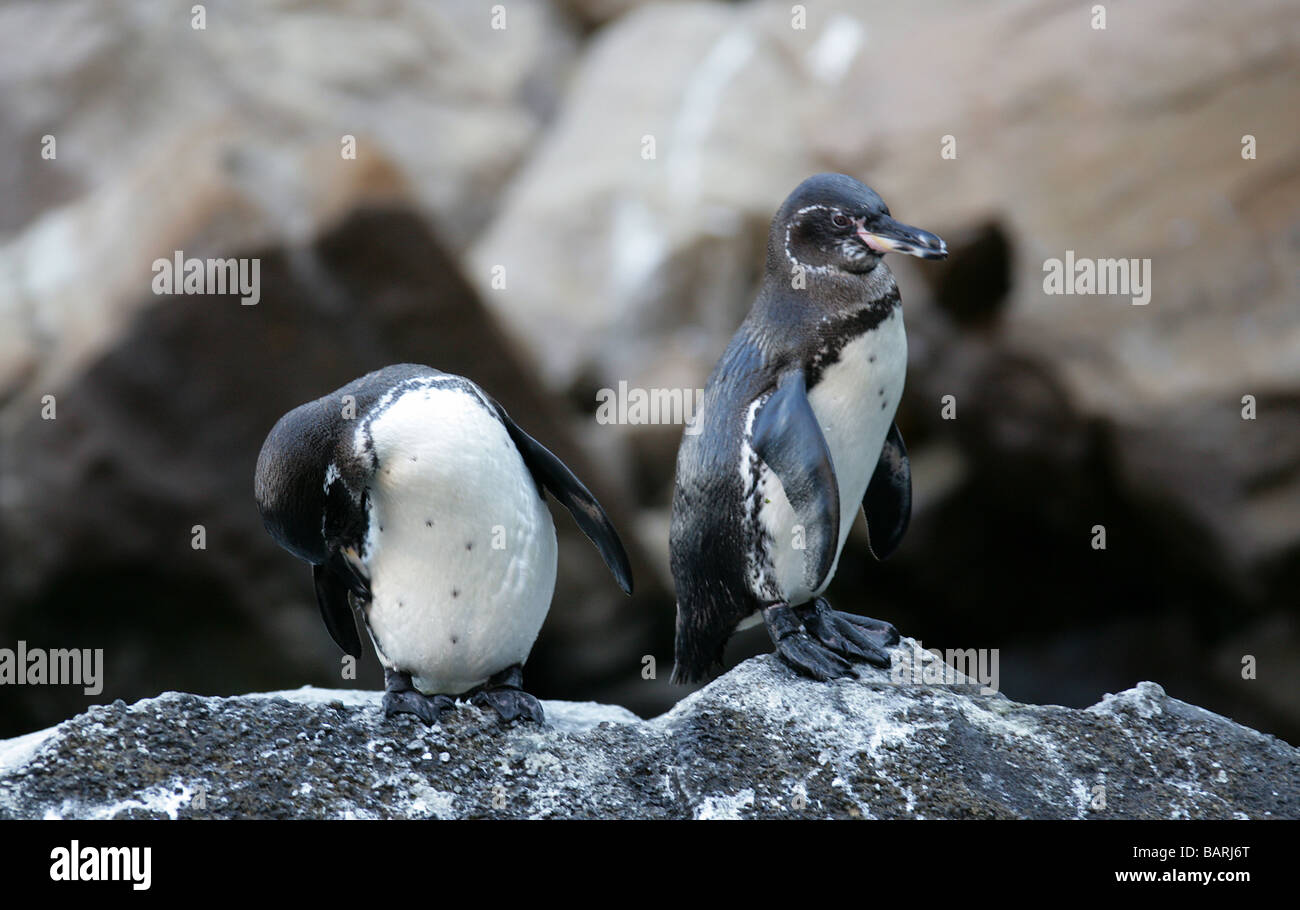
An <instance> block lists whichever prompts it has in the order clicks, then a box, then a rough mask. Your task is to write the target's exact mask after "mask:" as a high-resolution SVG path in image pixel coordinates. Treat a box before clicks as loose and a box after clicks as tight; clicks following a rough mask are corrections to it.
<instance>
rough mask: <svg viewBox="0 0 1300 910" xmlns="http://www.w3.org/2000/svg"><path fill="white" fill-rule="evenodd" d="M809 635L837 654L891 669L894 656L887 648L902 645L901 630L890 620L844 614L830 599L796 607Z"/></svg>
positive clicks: (817, 600) (820, 599)
mask: <svg viewBox="0 0 1300 910" xmlns="http://www.w3.org/2000/svg"><path fill="white" fill-rule="evenodd" d="M796 613H797V614H798V616H799V618H800V619H801V620H802V621H803V625H804V628H805V629H807V630H808V634H809V635H811V636H812V637H813V638H815V639H817V641H819V642H821V643H822V644H823V645H825V646H826V647H827V648H830V649H831V650H832V651H834V652H835V653H836V654H839V655H840V656H842V657H846V658H848V659H849V660H852V661H860V662H865V663H869V664H871V665H872V666H873V667H879V668H880V669H882V670H888V669H889V667H890V663H891V662H890V658H889V654H888V652H887V651H886V650H885V649H886V648H889V647H892V646H893V645H896V644H898V640H899V639H898V630H897V629H895V628H894V627H893V626H892V625H890V624H889V623H887V622H881V621H880V620H878V619H872V618H870V617H868V616H858V615H856V614H854V613H841V612H838V611H836V610H832V609H831V605H830V604H829V603H827V602H826V598H824V597H819V598H817V599H816V600H815V601H813V602H812V603H811V604H806V605H804V606H802V607H799V608H798V609H797V610H796Z"/></svg>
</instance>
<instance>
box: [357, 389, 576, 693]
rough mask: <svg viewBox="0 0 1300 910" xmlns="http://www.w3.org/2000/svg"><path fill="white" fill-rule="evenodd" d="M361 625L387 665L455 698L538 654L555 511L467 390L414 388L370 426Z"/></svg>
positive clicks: (550, 577) (552, 561) (552, 565)
mask: <svg viewBox="0 0 1300 910" xmlns="http://www.w3.org/2000/svg"><path fill="white" fill-rule="evenodd" d="M369 436H370V440H371V444H372V446H373V455H374V458H375V462H374V464H375V472H374V476H373V478H372V480H371V483H370V487H369V490H368V493H369V502H370V511H369V516H368V517H369V529H368V532H367V537H366V543H365V549H364V552H363V554H362V559H363V562H364V563H365V565H366V569H367V571H368V572H369V575H370V588H371V594H372V599H371V603H370V606H369V609H368V610H367V614H366V619H367V624H368V626H369V629H370V632H371V636H372V638H373V639H374V641H375V645H376V649H377V650H378V651H379V653H380V657H381V660H382V661H383V662H384V664H385V665H386V666H391V667H393V668H395V669H398V670H404V671H406V672H408V673H410V674H411V677H412V682H413V683H414V684H415V686H416V688H417V689H420V690H421V691H423V692H425V693H428V694H433V693H438V694H448V695H455V694H460V693H462V692H465V691H467V690H469V689H471V688H473V687H475V686H477V685H480V684H482V683H484V682H486V681H487V679H488V677H489V676H491V675H493V674H494V673H497V672H499V671H501V670H503V669H505V668H507V667H509V666H511V665H513V664H522V663H523V662H524V660H525V659H526V658H527V657H528V653H529V651H530V650H531V649H532V646H533V642H534V641H535V640H536V638H537V633H538V632H539V631H540V629H541V626H542V622H543V621H544V620H545V618H546V613H547V611H548V610H549V609H550V604H551V596H552V593H553V592H554V589H555V572H556V539H555V526H554V524H553V523H552V521H551V515H550V512H549V511H548V510H547V508H546V504H545V503H544V502H543V501H542V498H541V496H540V495H539V494H538V490H537V487H536V485H535V483H534V482H533V478H532V476H531V474H530V473H529V471H528V468H527V466H526V465H525V464H524V461H523V458H522V456H521V455H520V454H519V451H518V450H517V449H516V448H515V445H514V442H513V440H511V439H510V435H509V433H508V432H507V431H506V428H505V427H504V426H503V425H502V423H501V422H500V421H499V420H497V418H496V416H495V415H494V414H492V413H490V412H489V411H488V410H487V408H486V407H485V405H484V403H483V402H482V400H481V399H480V398H479V397H478V396H477V395H475V394H474V393H473V392H471V391H469V390H466V389H464V388H460V387H456V386H449V385H446V384H442V385H440V384H437V383H429V384H427V385H416V386H414V387H412V388H410V389H408V390H406V391H403V392H401V393H400V394H399V396H398V397H397V398H396V399H395V400H393V401H392V402H391V403H390V404H388V406H387V407H386V408H385V409H384V410H383V411H382V412H381V413H380V414H379V415H378V416H377V417H375V418H374V419H373V420H372V421H371V422H370V425H369Z"/></svg>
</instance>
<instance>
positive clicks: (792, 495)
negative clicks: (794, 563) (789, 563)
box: [750, 369, 840, 591]
mask: <svg viewBox="0 0 1300 910" xmlns="http://www.w3.org/2000/svg"><path fill="white" fill-rule="evenodd" d="M750 444H751V445H752V446H753V449H754V451H755V453H757V454H758V457H759V458H761V459H762V460H763V462H764V463H765V464H766V465H767V466H768V468H769V469H770V470H771V471H772V472H773V473H774V474H776V476H777V477H778V478H779V479H780V481H781V486H782V487H783V488H784V489H785V495H786V498H787V499H788V500H789V501H790V506H791V507H792V508H793V509H794V512H795V515H796V516H797V517H798V519H799V523H800V524H802V525H803V527H804V545H805V551H804V580H805V582H806V583H807V585H808V590H810V591H816V590H819V589H820V588H821V586H822V585H823V583H825V581H826V578H827V576H828V575H830V572H831V567H832V566H833V565H834V564H835V556H836V554H837V553H838V550H839V531H840V490H839V482H838V481H837V480H836V478H835V468H834V466H833V464H832V462H831V450H830V448H829V446H827V444H826V437H825V436H823V435H822V428H821V426H820V425H819V424H818V423H817V417H816V415H815V414H813V409H812V405H811V404H809V403H808V394H807V390H806V387H805V384H804V375H803V371H802V370H798V369H796V370H790V371H788V372H786V373H785V374H784V375H782V376H781V378H780V380H779V381H778V382H777V387H776V391H775V392H773V393H772V395H771V396H770V397H769V398H768V399H767V401H766V402H764V403H763V405H762V406H761V407H760V408H759V409H758V413H757V414H756V415H755V417H754V431H753V437H752V440H751V443H750ZM780 543H788V541H783V542H780Z"/></svg>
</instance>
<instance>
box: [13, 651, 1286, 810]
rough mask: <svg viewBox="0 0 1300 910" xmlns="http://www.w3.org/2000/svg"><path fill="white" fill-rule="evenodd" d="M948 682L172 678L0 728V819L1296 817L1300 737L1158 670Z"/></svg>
mask: <svg viewBox="0 0 1300 910" xmlns="http://www.w3.org/2000/svg"><path fill="white" fill-rule="evenodd" d="M906 651H910V656H909V659H915V660H925V659H926V657H927V656H928V652H924V651H921V650H920V649H919V648H917V647H916V645H915V642H912V641H911V640H907V641H905V642H904V643H903V644H902V645H901V646H900V648H899V649H897V650H896V651H895V661H896V662H898V661H899V660H901V659H902V658H903V655H904V653H905V652H906ZM957 679H958V684H955V685H947V686H944V685H919V684H910V683H909V684H897V685H896V684H893V683H891V681H890V679H889V674H887V673H885V672H882V671H867V672H866V673H865V674H864V678H863V679H861V680H856V681H855V680H841V681H839V682H837V683H834V684H831V685H823V684H819V683H813V682H810V681H808V680H804V679H801V678H797V677H795V676H794V675H793V674H792V673H791V672H790V671H789V670H788V669H787V668H786V667H785V666H784V665H783V664H781V663H780V662H779V661H778V660H777V659H776V658H774V657H772V656H765V657H759V658H755V659H752V660H749V661H747V662H746V663H744V664H742V665H740V666H739V667H737V668H736V669H734V670H733V671H731V672H730V673H728V674H726V675H725V676H723V677H721V678H720V679H718V680H716V681H715V682H714V683H712V684H711V685H709V686H707V687H706V688H704V689H703V690H701V691H699V692H696V693H694V694H692V695H690V696H688V697H687V698H685V699H684V700H683V701H682V702H680V703H679V704H678V705H677V706H676V707H675V708H673V710H671V711H669V712H668V713H667V714H664V715H663V716H661V717H658V718H655V719H654V720H649V721H641V720H638V719H637V718H636V717H635V716H634V715H632V714H631V713H630V712H628V711H626V710H625V709H623V708H618V707H612V706H607V705H597V704H592V703H573V702H547V703H546V712H547V717H548V725H547V726H546V727H545V728H538V727H535V726H531V725H522V726H520V725H515V726H512V727H509V728H502V727H501V726H500V725H499V724H498V723H497V722H496V720H495V719H494V718H493V717H489V716H488V715H485V714H483V713H482V712H480V711H479V710H478V709H477V708H473V707H470V706H467V705H461V706H459V707H458V709H457V710H456V711H455V712H454V713H453V714H451V715H449V716H448V718H447V719H446V721H445V722H444V723H443V724H441V725H440V726H437V727H434V728H425V727H424V726H422V725H420V724H419V723H418V722H416V721H413V720H411V719H409V718H399V719H397V720H396V721H385V720H384V719H383V718H382V717H381V714H380V711H379V707H378V703H379V694H378V693H374V692H358V691H355V690H350V691H331V690H320V689H308V688H304V689H301V690H298V691H294V692H281V693H272V694H269V695H249V696H242V697H237V698H202V697H198V696H194V695H186V694H179V693H173V692H169V693H166V694H164V695H162V696H159V697H158V698H152V699H147V700H145V701H142V702H139V703H137V704H135V705H132V706H129V707H128V706H127V705H126V704H124V703H122V702H117V703H114V704H112V705H108V706H99V707H96V708H93V709H92V710H90V711H89V712H87V713H85V714H82V715H80V716H78V717H75V718H73V719H72V720H70V721H67V722H66V723H63V724H60V725H59V726H58V727H55V728H52V729H50V730H46V731H42V732H40V733H35V734H31V735H29V736H26V737H20V738H18V739H15V740H8V741H4V742H0V817H17V818H51V817H63V818H71V817H76V818H110V817H152V818H188V817H211V818H244V817H255V818H266V817H273V818H391V817H399V818H410V817H414V818H428V817H437V818H470V817H509V818H540V817H565V818H569V817H580V818H698V819H716V818H783V817H806V818H1120V817H1123V818H1278V817H1284V818H1295V817H1297V816H1300V750H1297V749H1295V748H1293V747H1291V746H1288V745H1287V744H1285V743H1283V742H1282V741H1281V740H1278V739H1276V738H1274V737H1271V736H1267V735H1264V734H1262V733H1258V732H1255V731H1254V730H1250V729H1248V728H1246V727H1242V726H1240V725H1239V724H1236V723H1233V722H1232V721H1230V720H1228V719H1226V718H1224V717H1220V716H1218V715H1216V714H1211V713H1210V712H1208V711H1204V710H1202V709H1200V708H1197V707H1194V706H1192V705H1188V704H1186V703H1184V702H1181V701H1178V700H1177V699H1174V698H1170V697H1168V696H1167V695H1166V694H1165V693H1164V690H1162V689H1161V688H1160V686H1158V685H1156V684H1154V683H1149V682H1145V683H1141V684H1139V685H1138V686H1137V687H1136V688H1133V689H1130V690H1128V691H1126V692H1121V693H1120V694H1118V695H1107V696H1106V697H1105V699H1104V700H1103V701H1102V702H1101V703H1100V704H1097V705H1094V706H1093V707H1091V708H1088V709H1086V710H1075V709H1070V708H1060V707H1054V706H1033V705H1021V704H1017V703H1015V702H1012V701H1009V700H1008V699H1006V698H1005V697H1003V696H1002V695H999V694H994V695H985V694H980V691H979V687H978V686H977V685H974V684H970V683H968V682H967V681H966V680H965V678H964V677H960V676H959V677H957Z"/></svg>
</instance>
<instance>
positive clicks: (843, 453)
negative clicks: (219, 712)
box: [750, 307, 907, 605]
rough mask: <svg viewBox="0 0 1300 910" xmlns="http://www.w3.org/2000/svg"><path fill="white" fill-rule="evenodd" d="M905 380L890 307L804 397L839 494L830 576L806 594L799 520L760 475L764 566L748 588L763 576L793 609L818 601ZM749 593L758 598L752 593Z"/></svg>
mask: <svg viewBox="0 0 1300 910" xmlns="http://www.w3.org/2000/svg"><path fill="white" fill-rule="evenodd" d="M906 376H907V335H906V333H905V332H904V329H903V311H902V308H901V307H896V308H895V309H894V311H893V313H892V314H891V315H890V316H889V317H888V318H887V319H885V320H884V321H883V322H881V323H880V325H879V326H877V327H876V330H875V331H874V332H869V333H867V334H865V335H862V336H861V337H859V338H857V339H855V340H854V341H852V342H851V343H849V344H848V345H846V346H845V347H844V349H843V350H842V351H841V352H840V359H839V360H838V361H837V362H836V363H835V364H833V365H832V366H830V367H828V368H827V369H826V370H825V372H823V374H822V378H821V381H820V382H819V383H818V384H817V385H816V386H815V387H814V388H813V390H812V391H811V392H809V394H808V402H809V404H810V405H811V406H812V410H813V414H815V415H816V416H817V422H818V423H819V424H820V425H821V429H822V435H823V436H825V437H826V444H827V446H828V447H829V449H830V453H831V464H832V466H833V467H834V469H835V477H836V480H837V481H838V483H839V489H840V528H839V539H838V540H837V541H836V544H835V561H834V563H833V564H832V565H831V570H830V573H829V574H828V575H827V576H826V580H825V582H824V583H823V584H822V585H821V586H820V587H819V588H817V589H816V590H810V589H809V587H808V584H807V581H806V580H805V575H804V560H805V555H806V550H803V549H800V548H799V542H800V541H801V540H803V539H804V535H803V534H802V532H801V530H800V529H799V528H798V527H797V526H798V525H799V520H798V518H797V517H796V515H795V512H794V509H792V508H791V507H790V501H789V499H787V498H786V495H785V490H784V488H783V487H782V486H781V481H780V480H779V479H778V478H777V477H776V475H775V474H773V473H772V472H771V471H768V470H766V468H765V467H764V468H762V469H760V473H759V480H758V485H759V488H760V490H761V492H762V498H761V499H760V500H759V502H760V506H759V513H758V520H759V523H760V525H761V526H762V527H763V528H764V529H765V530H767V532H768V533H769V534H770V535H771V539H772V542H771V544H770V547H769V556H770V558H771V566H770V568H769V569H768V570H767V572H763V571H761V570H759V571H754V572H751V573H750V578H751V582H752V583H754V582H756V583H758V584H759V585H761V576H763V575H765V574H766V575H768V578H767V579H766V581H767V582H768V584H769V585H770V586H773V587H775V588H776V592H777V593H778V594H779V595H780V596H781V597H782V598H783V599H785V600H786V601H788V602H789V603H791V604H795V605H797V604H802V603H807V602H808V601H809V600H812V599H813V598H814V597H817V596H819V595H820V594H821V593H822V591H823V590H825V588H826V585H828V584H830V580H831V579H832V578H833V577H834V576H835V570H836V568H837V567H838V566H839V554H840V551H841V550H842V549H843V548H844V542H845V541H846V540H847V539H848V536H849V531H850V530H851V529H852V527H853V522H854V520H855V519H856V518H857V515H858V511H859V510H860V509H861V508H862V497H863V496H864V495H865V494H866V492H867V484H868V483H870V481H871V475H872V474H873V473H874V472H875V470H876V464H877V462H878V461H879V460H880V449H881V447H882V446H883V445H884V442H885V436H886V435H887V434H888V433H889V428H890V426H891V425H892V424H893V422H894V413H895V412H896V411H897V410H898V403H899V401H900V400H901V399H902V396H903V382H904V380H905V379H906ZM882 390H883V394H882ZM754 593H755V594H756V595H758V596H759V597H760V598H763V597H764V594H763V592H762V591H761V590H759V589H758V588H757V587H756V589H755V592H754ZM767 596H770V594H768V595H767Z"/></svg>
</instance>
